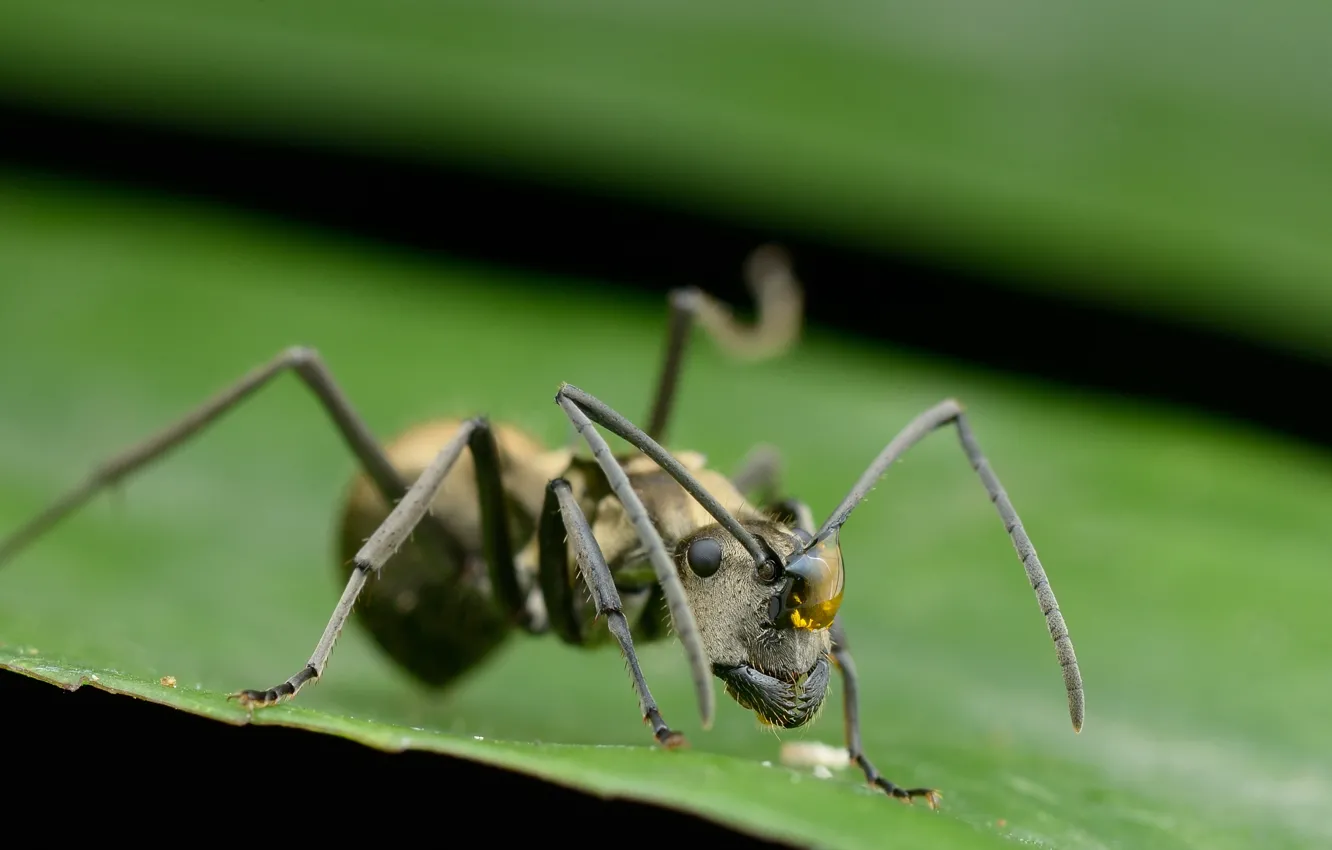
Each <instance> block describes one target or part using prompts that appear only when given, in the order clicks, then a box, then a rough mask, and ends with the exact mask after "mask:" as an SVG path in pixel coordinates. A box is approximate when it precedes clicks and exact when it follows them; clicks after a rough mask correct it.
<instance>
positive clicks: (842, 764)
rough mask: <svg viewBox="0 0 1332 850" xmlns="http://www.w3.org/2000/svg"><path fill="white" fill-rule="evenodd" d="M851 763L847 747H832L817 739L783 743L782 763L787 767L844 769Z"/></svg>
mask: <svg viewBox="0 0 1332 850" xmlns="http://www.w3.org/2000/svg"><path fill="white" fill-rule="evenodd" d="M850 763H851V755H850V754H849V753H848V752H847V751H846V748H845V747H830V746H828V745H827V744H820V743H818V742H817V741H788V742H787V743H784V744H782V764H784V765H786V766H787V767H822V768H824V769H825V770H827V769H829V768H833V769H835V770H843V769H845V768H846V766H847V765H849V764H850Z"/></svg>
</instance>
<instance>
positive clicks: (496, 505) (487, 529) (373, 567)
mask: <svg viewBox="0 0 1332 850" xmlns="http://www.w3.org/2000/svg"><path fill="white" fill-rule="evenodd" d="M464 448H469V449H470V450H471V452H472V460H473V462H474V464H475V466H476V480H477V491H478V494H479V498H480V501H481V526H482V538H483V547H484V553H485V558H486V561H487V563H488V564H489V566H490V571H491V581H492V585H493V587H494V589H495V595H496V598H497V601H498V602H499V603H500V605H501V607H502V608H503V610H505V611H506V612H508V613H509V614H510V616H512V617H513V618H514V619H515V620H516V621H519V624H520V625H523V626H525V627H530V625H531V624H530V623H528V622H526V621H525V620H524V618H525V617H526V616H527V608H526V604H525V596H524V594H523V591H522V588H521V587H520V585H519V582H518V575H517V570H516V568H515V566H514V559H513V546H512V542H511V541H510V539H509V530H508V526H507V524H506V522H505V512H504V491H503V486H502V482H501V480H500V471H499V455H498V451H497V449H496V446H495V438H494V435H493V433H492V431H491V429H490V424H489V423H488V422H487V421H486V420H485V419H483V418H479V417H478V418H476V419H471V420H468V421H467V422H464V423H463V425H462V427H461V428H459V429H458V432H457V434H455V435H454V437H453V439H451V440H449V442H448V443H447V444H446V445H445V446H444V447H443V448H442V449H441V450H440V451H439V454H437V455H436V456H435V459H434V460H433V461H431V463H430V465H429V466H428V467H426V469H425V471H424V472H422V473H421V476H420V477H419V478H417V479H416V481H415V483H413V484H412V486H411V487H410V488H409V489H408V490H407V493H406V495H405V496H403V498H402V500H401V501H399V502H398V504H397V505H396V506H395V507H394V508H393V510H392V512H390V513H389V515H388V517H387V518H386V519H385V520H384V521H383V522H382V523H381V524H380V526H379V528H377V529H376V530H375V533H374V534H372V535H371V536H370V539H369V540H367V541H366V543H365V545H364V546H362V547H361V549H360V551H358V552H357V553H356V557H355V558H354V559H353V565H354V569H353V570H352V573H351V577H350V578H348V579H347V586H346V588H345V589H344V590H343V592H342V598H341V599H339V600H338V604H337V607H336V608H334V609H333V616H332V617H330V618H329V621H328V625H327V626H325V627H324V633H323V635H322V636H321V637H320V638H319V643H318V645H316V647H315V651H314V653H313V654H312V655H311V656H310V659H309V661H307V662H306V664H305V667H303V668H302V669H301V671H300V672H299V673H297V674H296V675H294V676H292V677H291V678H289V679H287V680H286V681H285V682H283V683H282V684H280V685H278V686H277V687H274V688H269V689H267V690H262V691H259V690H245V691H241V692H239V693H237V694H233V695H232V697H233V698H235V699H238V700H239V701H240V703H241V705H243V706H246V707H247V708H250V707H255V706H267V705H273V704H274V703H277V702H279V701H281V700H283V699H287V698H291V697H294V696H295V695H296V694H297V692H299V691H300V689H301V688H302V687H304V686H305V685H306V684H308V683H310V682H312V681H315V680H317V679H318V678H319V677H320V676H322V675H323V673H324V668H325V667H326V666H327V665H328V658H329V655H331V654H332V652H333V644H334V643H336V642H337V639H338V635H339V634H341V632H342V628H343V626H344V625H346V623H347V620H348V618H349V617H350V616H351V612H352V609H353V608H354V607H355V605H356V600H357V597H359V596H360V595H361V591H362V590H363V589H364V588H365V585H366V582H367V580H368V579H369V577H370V575H371V574H372V573H378V572H379V570H381V569H383V568H384V564H385V563H386V562H387V561H388V560H389V558H390V557H392V556H393V554H394V553H395V552H397V551H398V548H399V547H400V546H401V545H402V544H403V542H404V541H406V540H407V538H408V537H409V536H410V535H411V534H412V532H413V531H414V530H415V529H416V528H417V526H418V525H419V524H420V523H421V521H422V520H423V519H425V518H426V517H427V516H428V515H429V511H430V504H431V502H432V501H433V500H434V498H435V494H436V493H437V492H438V491H439V488H440V486H441V485H442V484H443V483H444V479H445V478H447V477H448V474H449V471H450V470H451V469H452V468H453V465H454V463H456V462H457V460H458V457H459V455H461V454H462V451H463V449H464Z"/></svg>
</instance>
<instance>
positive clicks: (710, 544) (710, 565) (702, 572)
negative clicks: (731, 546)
mask: <svg viewBox="0 0 1332 850" xmlns="http://www.w3.org/2000/svg"><path fill="white" fill-rule="evenodd" d="M685 561H686V562H687V563H688V564H689V569H691V570H693V571H694V575H696V576H698V577H699V578H708V577H709V576H711V575H712V574H713V573H715V572H717V570H719V569H721V562H722V547H721V544H720V543H718V542H717V541H716V540H713V539H712V538H711V537H700V538H698V539H697V540H695V541H694V542H693V543H690V544H689V550H688V551H687V552H685Z"/></svg>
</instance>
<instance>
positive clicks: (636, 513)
mask: <svg viewBox="0 0 1332 850" xmlns="http://www.w3.org/2000/svg"><path fill="white" fill-rule="evenodd" d="M555 402H556V404H558V405H559V406H560V408H561V409H562V410H564V413H565V415H566V416H568V417H569V421H570V422H572V423H573V425H574V428H575V429H577V431H578V433H579V435H580V436H581V437H582V438H583V439H584V440H585V441H586V442H587V445H588V448H590V449H591V450H592V457H593V458H594V459H595V460H596V462H597V465H598V466H600V467H601V471H602V472H603V473H604V474H605V476H606V481H607V482H608V483H609V484H610V486H611V490H612V491H613V492H614V493H615V496H616V498H618V499H619V500H620V504H621V505H623V506H624V512H625V515H626V516H627V517H628V518H629V521H630V522H631V523H632V524H633V526H634V531H635V533H637V535H638V539H639V540H640V541H642V543H643V545H644V546H645V547H646V548H647V556H648V561H649V562H650V563H651V564H652V571H653V572H654V573H655V574H656V577H657V583H658V584H659V585H661V592H662V595H663V596H665V597H666V607H667V609H668V610H669V611H670V614H671V625H672V626H673V627H674V628H675V634H676V635H677V636H679V638H680V645H681V646H683V647H684V651H685V657H686V658H687V659H688V660H689V673H690V678H692V679H693V682H694V693H695V694H696V695H697V697H698V713H699V716H700V717H701V718H702V719H703V728H704V729H707V728H709V727H711V726H712V714H713V712H714V711H715V710H716V707H717V704H716V699H717V697H716V694H715V693H713V690H712V665H711V664H710V663H709V661H708V653H707V651H706V650H705V649H704V648H703V639H702V638H701V637H700V636H699V633H698V621H697V620H696V619H695V618H694V612H693V609H691V608H690V607H689V598H688V597H687V596H686V595H685V589H684V584H683V583H681V581H680V576H679V574H678V573H677V572H676V571H675V562H674V561H673V560H672V559H671V556H670V554H669V553H668V552H667V551H666V544H665V543H664V542H662V539H661V534H660V533H659V532H658V531H657V528H656V526H654V525H653V524H652V518H651V517H649V516H648V512H647V508H645V507H643V500H642V499H640V498H638V494H637V493H636V492H634V488H633V485H632V484H631V483H630V482H629V476H628V474H626V473H625V471H624V467H622V466H620V464H619V462H618V461H616V460H615V455H613V454H611V450H610V446H608V445H607V444H606V440H605V438H604V437H602V436H601V434H600V433H599V432H598V431H597V429H596V428H594V427H592V421H591V419H589V418H588V416H589V412H588V411H590V412H591V415H592V416H594V417H596V419H597V421H598V422H600V423H602V425H603V426H605V427H606V428H608V429H610V430H611V431H613V432H614V433H616V434H618V435H620V436H622V437H625V438H626V439H629V440H630V442H634V445H636V446H639V447H640V448H641V447H642V446H649V447H650V448H651V449H652V451H651V452H649V453H648V456H649V457H651V458H652V459H653V460H654V461H656V462H657V464H658V465H661V466H662V468H663V469H666V470H667V472H669V473H670V474H671V475H672V476H674V477H675V478H676V480H678V481H680V483H681V485H682V486H683V487H684V488H685V489H686V490H687V491H688V492H689V493H690V495H692V496H693V497H694V498H695V499H699V500H700V504H703V505H704V507H705V508H708V510H709V511H714V510H715V511H717V512H719V513H720V516H725V517H726V519H728V520H729V521H730V524H729V525H727V526H726V527H727V528H728V529H734V530H732V532H731V533H732V534H734V533H735V532H736V531H737V530H738V531H739V532H740V533H741V534H744V535H746V536H747V537H748V538H749V540H750V543H751V544H752V545H753V546H754V549H751V550H750V551H755V550H757V549H758V544H757V543H755V542H754V539H753V536H752V535H750V534H749V532H747V531H745V530H744V529H743V528H741V526H740V524H739V523H738V522H736V521H735V518H734V517H732V516H731V515H730V514H729V513H727V512H726V509H725V508H723V507H722V506H721V505H720V504H719V503H718V502H717V500H716V499H713V498H712V496H710V495H708V493H707V491H706V490H704V489H703V486H702V485H701V484H699V483H698V480H697V479H695V478H694V476H692V475H691V474H690V473H689V471H688V470H687V469H685V468H684V467H683V466H681V465H680V463H679V461H677V460H675V458H673V457H671V456H670V455H669V454H668V453H667V452H666V450H665V449H663V448H662V447H661V446H659V445H657V443H655V442H653V441H652V438H651V437H648V436H647V435H645V434H644V433H643V432H642V431H640V430H639V429H637V428H635V427H634V426H633V425H632V424H631V423H629V421H628V420H626V419H625V418H624V417H622V416H620V415H619V414H618V413H616V412H615V411H613V410H611V409H610V408H609V407H607V406H606V405H604V404H602V403H601V402H600V401H598V400H597V399H595V398H593V397H592V396H590V395H588V394H587V393H585V392H583V391H582V390H580V389H578V388H577V387H574V386H570V385H569V384H561V385H560V389H559V392H557V393H556V394H555ZM635 441H637V442H635ZM670 464H674V466H673V467H671V466H670ZM672 469H674V471H672ZM681 475H683V476H684V477H683V479H682V478H681V477H680V476H681ZM703 499H706V500H708V501H701V500H703ZM709 505H711V507H708V506H709ZM713 515H714V516H718V515H719V514H717V513H714V514H713ZM719 521H720V519H719Z"/></svg>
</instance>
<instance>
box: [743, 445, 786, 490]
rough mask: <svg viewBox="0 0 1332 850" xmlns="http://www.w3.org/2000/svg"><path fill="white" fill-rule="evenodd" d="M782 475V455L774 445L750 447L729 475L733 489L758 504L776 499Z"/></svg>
mask: <svg viewBox="0 0 1332 850" xmlns="http://www.w3.org/2000/svg"><path fill="white" fill-rule="evenodd" d="M781 477H782V455H781V452H779V451H778V450H777V448H776V447H775V446H769V445H759V446H755V447H754V448H752V449H750V451H749V454H747V455H745V457H744V459H743V460H741V461H740V468H739V469H738V470H736V472H735V474H734V475H732V476H731V483H732V484H734V485H735V489H736V490H739V491H740V492H741V493H743V494H745V496H746V497H747V498H748V497H750V496H751V494H752V497H753V501H754V502H755V503H758V504H763V503H766V502H772V501H776V499H777V491H778V489H779V487H780V483H781Z"/></svg>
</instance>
